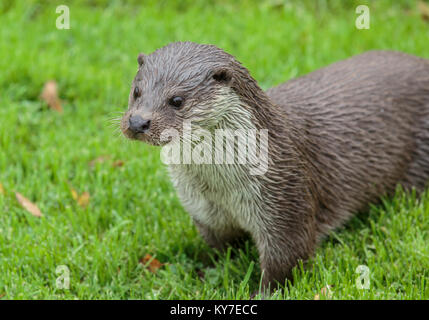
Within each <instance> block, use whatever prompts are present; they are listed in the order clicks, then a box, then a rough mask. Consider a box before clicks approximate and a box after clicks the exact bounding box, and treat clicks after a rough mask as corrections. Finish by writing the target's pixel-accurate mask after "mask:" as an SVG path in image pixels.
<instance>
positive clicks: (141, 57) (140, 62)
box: [137, 53, 146, 67]
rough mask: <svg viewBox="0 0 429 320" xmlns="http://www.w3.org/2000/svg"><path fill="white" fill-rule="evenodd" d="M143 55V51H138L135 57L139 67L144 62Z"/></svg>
mask: <svg viewBox="0 0 429 320" xmlns="http://www.w3.org/2000/svg"><path fill="white" fill-rule="evenodd" d="M145 57H146V56H145V55H144V54H143V53H140V54H139V56H138V57H137V62H138V63H139V66H140V67H141V66H142V65H143V63H144V59H145Z"/></svg>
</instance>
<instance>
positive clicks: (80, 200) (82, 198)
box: [69, 186, 91, 208]
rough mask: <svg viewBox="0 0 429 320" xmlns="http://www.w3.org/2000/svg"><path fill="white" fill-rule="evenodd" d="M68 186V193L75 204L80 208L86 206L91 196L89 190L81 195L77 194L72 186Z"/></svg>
mask: <svg viewBox="0 0 429 320" xmlns="http://www.w3.org/2000/svg"><path fill="white" fill-rule="evenodd" d="M69 187H70V193H71V195H72V198H73V200H75V201H76V202H77V204H78V205H79V206H81V207H82V208H86V207H87V206H88V204H89V200H90V198H91V196H90V194H89V192H84V193H82V194H81V195H79V193H78V192H77V191H76V189H74V188H73V187H71V186H69Z"/></svg>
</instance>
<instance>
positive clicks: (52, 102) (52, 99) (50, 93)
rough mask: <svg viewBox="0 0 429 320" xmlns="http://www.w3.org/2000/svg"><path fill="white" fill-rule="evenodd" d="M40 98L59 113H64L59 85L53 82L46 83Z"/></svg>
mask: <svg viewBox="0 0 429 320" xmlns="http://www.w3.org/2000/svg"><path fill="white" fill-rule="evenodd" d="M40 97H41V98H42V99H43V100H44V101H45V102H46V103H47V104H48V106H49V107H50V108H51V109H53V110H55V111H58V112H62V111H63V108H62V107H61V101H60V98H58V87H57V83H56V82H55V81H53V80H51V81H48V82H46V83H45V86H44V87H43V90H42V93H41V95H40Z"/></svg>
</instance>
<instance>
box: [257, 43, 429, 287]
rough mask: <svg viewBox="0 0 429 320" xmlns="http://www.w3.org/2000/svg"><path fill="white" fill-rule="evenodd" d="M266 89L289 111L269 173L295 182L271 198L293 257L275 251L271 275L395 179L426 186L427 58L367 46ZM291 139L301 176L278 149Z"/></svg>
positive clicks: (283, 272)
mask: <svg viewBox="0 0 429 320" xmlns="http://www.w3.org/2000/svg"><path fill="white" fill-rule="evenodd" d="M267 95H268V96H269V98H270V99H271V101H272V102H273V103H274V104H276V105H278V106H280V108H281V110H282V111H281V112H282V113H284V114H285V117H286V118H287V119H288V120H287V123H286V124H285V125H282V124H279V123H276V124H275V127H276V128H278V129H277V133H276V137H275V138H274V139H272V140H271V141H274V143H272V144H271V145H270V147H271V148H272V154H275V155H276V156H275V159H273V163H277V165H276V168H275V170H270V172H271V173H272V174H273V177H277V180H280V181H285V184H286V185H288V183H287V182H286V181H290V180H292V181H294V182H295V183H296V184H297V186H293V187H285V191H284V193H283V195H282V196H280V197H276V199H273V200H272V201H274V202H276V203H277V205H278V217H279V219H278V221H279V224H280V225H282V228H283V230H284V231H283V233H284V237H285V239H284V240H281V239H279V241H283V242H284V243H285V244H284V247H285V248H289V250H290V251H291V252H293V254H292V256H294V258H292V259H291V260H290V262H288V261H287V260H288V259H290V256H285V257H284V260H285V261H283V262H280V263H279V262H277V261H276V260H275V259H274V261H272V264H273V265H276V264H278V267H269V268H268V270H274V271H273V274H272V275H270V277H274V278H276V279H278V280H282V279H283V278H284V276H288V272H289V269H288V267H286V268H285V267H284V266H287V265H288V264H289V266H292V265H293V264H295V261H294V260H295V258H304V259H305V258H306V257H308V255H309V254H310V253H311V252H312V251H313V250H314V245H315V244H316V243H317V239H320V238H321V237H322V236H323V235H325V234H326V233H327V232H328V231H329V230H331V229H333V228H335V227H338V226H340V225H341V224H342V223H343V222H344V221H346V220H347V219H348V218H350V216H351V215H353V214H355V213H357V212H359V211H362V210H365V209H367V208H368V204H370V203H371V202H375V201H377V200H378V199H379V198H380V197H381V196H385V195H389V194H392V192H393V191H394V190H395V187H396V186H397V185H398V184H401V185H402V186H403V187H404V188H407V189H410V188H411V187H415V188H416V189H417V190H422V189H423V188H424V187H425V186H426V185H427V182H428V181H429V63H428V60H425V59H421V58H417V57H414V56H410V55H406V54H403V53H398V52H389V51H372V52H367V53H364V54H361V55H358V56H355V57H352V58H350V59H347V60H344V61H341V62H337V63H335V64H332V65H330V66H328V67H325V68H323V69H320V70H318V71H315V72H313V73H310V74H308V75H306V76H303V77H300V78H297V79H294V80H291V81H288V82H286V83H284V84H281V85H279V86H277V87H275V88H272V89H269V90H268V91H267ZM275 122H278V121H275ZM285 136H287V137H288V139H284V137H285ZM284 140H286V141H287V142H285V143H276V142H277V141H284ZM289 144H291V145H292V146H293V147H292V149H295V150H294V151H291V152H292V153H294V154H295V155H296V159H297V161H296V162H295V166H296V168H299V167H301V169H296V170H298V173H297V175H298V176H299V177H298V178H293V176H292V177H291V170H290V166H291V164H290V163H289V161H285V160H286V159H283V157H282V155H281V153H280V154H279V151H278V150H281V151H284V150H290V148H291V145H289ZM292 159H295V157H292ZM300 163H302V164H300ZM282 167H283V169H282ZM268 174H269V173H268ZM278 175H280V176H278ZM273 186H274V185H270V183H267V184H266V189H265V192H266V196H267V197H269V195H270V194H271V193H273V192H278V189H277V188H276V187H273ZM298 190H299V191H298ZM299 194H302V195H299ZM304 194H305V196H304ZM291 202H292V204H293V205H292V206H291ZM304 203H305V204H304ZM310 203H311V204H312V205H311V207H309V205H308V204H310ZM291 207H293V208H294V209H293V210H290V209H288V208H291ZM282 208H283V209H282ZM280 238H282V236H280ZM272 254H274V252H272ZM280 265H281V267H280Z"/></svg>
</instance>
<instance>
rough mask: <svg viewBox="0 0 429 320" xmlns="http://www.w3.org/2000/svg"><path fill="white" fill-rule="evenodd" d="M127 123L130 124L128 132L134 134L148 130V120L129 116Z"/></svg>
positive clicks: (137, 116)
mask: <svg viewBox="0 0 429 320" xmlns="http://www.w3.org/2000/svg"><path fill="white" fill-rule="evenodd" d="M128 121H129V123H130V130H131V131H132V132H134V133H145V132H146V131H148V130H149V127H150V120H145V119H143V118H142V117H140V116H139V115H134V116H131V117H130V119H129V120H128Z"/></svg>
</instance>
